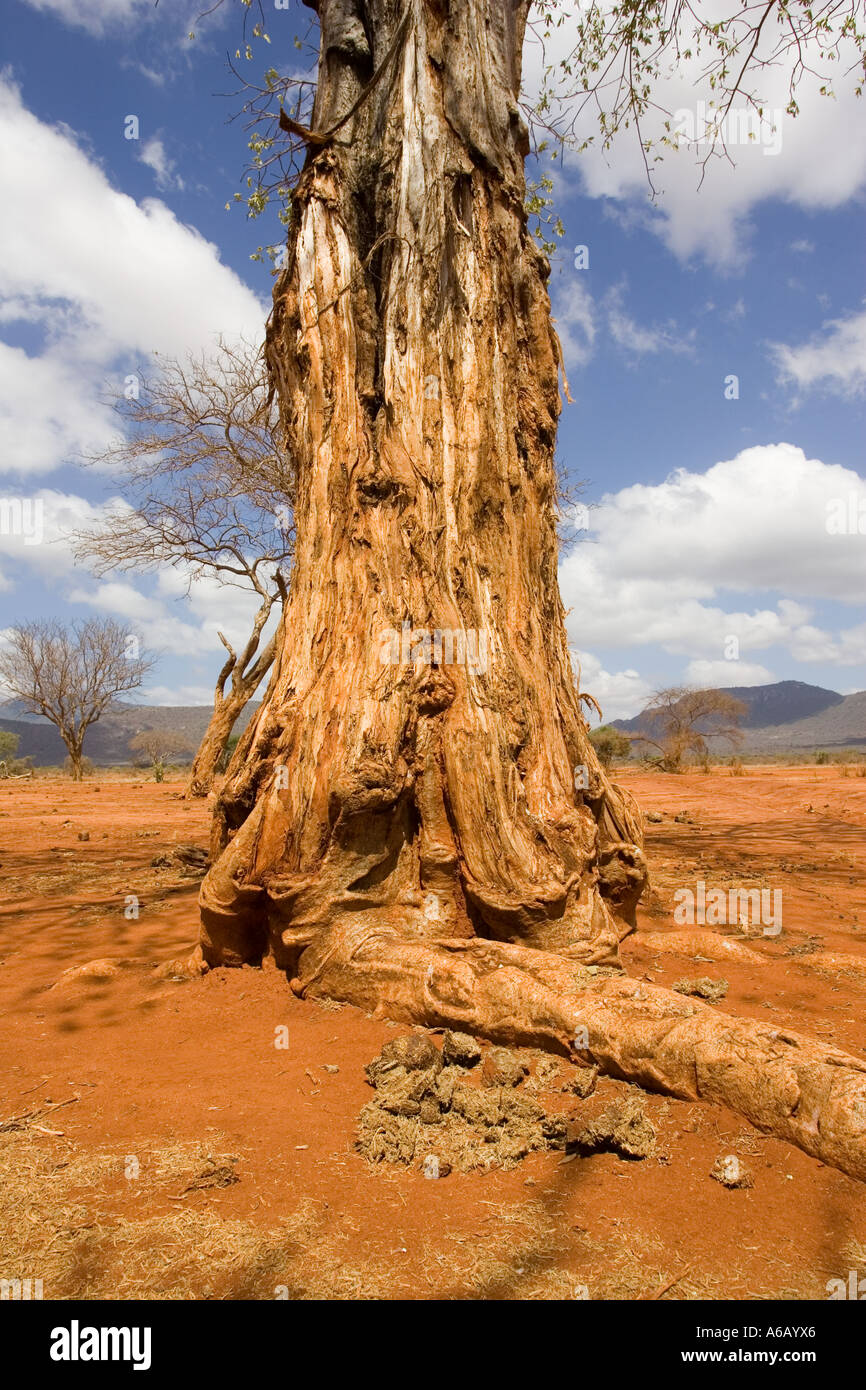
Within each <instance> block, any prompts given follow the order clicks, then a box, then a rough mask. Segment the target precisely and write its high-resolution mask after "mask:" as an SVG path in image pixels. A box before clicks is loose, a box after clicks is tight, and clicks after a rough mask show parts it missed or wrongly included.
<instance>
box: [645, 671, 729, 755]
mask: <svg viewBox="0 0 866 1390" xmlns="http://www.w3.org/2000/svg"><path fill="white" fill-rule="evenodd" d="M748 712H749V710H748V706H747V705H746V704H744V703H743V701H742V700H738V699H736V697H735V696H733V695H729V694H728V693H727V691H725V690H693V689H691V688H690V687H689V686H685V685H675V686H669V687H668V688H666V689H665V690H658V691H656V693H655V695H653V697H652V699H651V700H650V701H649V703H648V704H647V706H646V708H645V710H644V711H643V715H644V716H645V717H646V721H647V728H646V729H639V730H638V731H637V732H636V733H635V734H633V735H632V742H634V743H635V744H637V746H638V748H655V749H656V750H657V752H658V755H659V756H658V757H657V758H654V759H653V761H654V762H655V763H656V764H657V766H658V767H660V768H661V769H662V770H663V771H664V772H679V771H680V769H681V767H682V765H683V761H684V760H685V758H687V757H688V756H689V754H691V755H692V756H694V757H697V758H705V757H706V756H707V755H708V753H709V744H708V741H707V740H708V739H723V740H724V741H725V742H726V743H728V744H730V745H731V747H732V748H736V747H738V746H739V745H740V744H741V743H742V741H743V731H742V729H741V728H740V727H739V720H740V719H742V718H743V717H744V716H745V715H746V714H748Z"/></svg>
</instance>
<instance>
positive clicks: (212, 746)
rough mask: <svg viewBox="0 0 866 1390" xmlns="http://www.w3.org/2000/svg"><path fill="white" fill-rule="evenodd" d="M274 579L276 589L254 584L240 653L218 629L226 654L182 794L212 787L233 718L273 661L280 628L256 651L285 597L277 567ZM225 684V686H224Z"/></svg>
mask: <svg viewBox="0 0 866 1390" xmlns="http://www.w3.org/2000/svg"><path fill="white" fill-rule="evenodd" d="M275 582H276V585H277V592H276V593H273V592H271V591H269V590H268V589H266V588H265V587H264V586H263V585H261V584H257V588H258V592H259V593H260V595H261V598H262V602H261V605H260V607H259V610H258V612H257V613H256V616H255V618H254V620H253V627H252V631H251V633H250V636H249V639H248V640H247V643H246V646H245V647H244V649H243V651H242V652H241V654H240V656H238V654H237V653H236V651H235V650H234V648H233V647H232V645H231V643H230V642H229V640H228V638H227V637H226V636H225V635H224V634H223V633H222V632H219V633H217V636H218V637H219V639H220V641H221V642H222V644H223V646H224V647H225V649H226V651H227V652H228V658H227V659H226V661H225V663H224V665H223V668H222V670H221V671H220V673H219V675H218V676H217V680H216V685H215V686H214V706H213V714H212V715H211V717H210V720H209V721H208V726H207V729H206V730H205V732H204V737H203V738H202V741H201V743H200V744H199V746H198V749H197V751H196V755H195V757H194V759H193V763H192V767H191V769H190V775H189V780H188V782H187V785H186V788H185V790H184V797H185V798H187V799H189V798H194V797H200V796H207V794H208V792H209V791H210V790H211V788H212V787H213V782H214V777H215V776H216V772H217V769H218V768H219V766H220V760H221V758H222V757H223V754H224V752H225V749H226V746H227V744H228V741H229V739H230V737H231V732H232V729H233V728H234V726H235V721H236V720H237V718H238V715H239V714H241V713H242V712H243V710H244V709H245V708H246V706H247V705H248V703H249V701H250V700H251V699H252V697H253V695H254V694H255V693H256V691H257V690H258V688H259V686H260V685H261V683H262V681H263V680H264V678H265V676H266V675H267V673H268V671H269V670H270V668H271V666H272V665H273V660H274V656H275V654H276V650H277V640H278V638H279V636H280V631H281V630H280V628H279V627H278V628H277V629H276V631H275V632H274V633H273V634H272V636H271V638H270V640H269V641H268V642H267V644H266V645H265V646H264V647H263V648H262V650H261V651H259V642H260V641H261V636H262V631H263V630H264V627H265V624H266V623H267V621H268V618H269V617H270V615H271V610H272V609H273V606H274V604H275V603H276V602H277V599H278V598H279V600H280V602H281V603H285V600H286V586H285V582H284V580H283V577H282V575H281V574H280V573H279V571H277V572H276V575H275ZM227 685H228V690H227V689H226V686H227Z"/></svg>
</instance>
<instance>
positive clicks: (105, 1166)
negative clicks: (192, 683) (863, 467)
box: [0, 767, 866, 1299]
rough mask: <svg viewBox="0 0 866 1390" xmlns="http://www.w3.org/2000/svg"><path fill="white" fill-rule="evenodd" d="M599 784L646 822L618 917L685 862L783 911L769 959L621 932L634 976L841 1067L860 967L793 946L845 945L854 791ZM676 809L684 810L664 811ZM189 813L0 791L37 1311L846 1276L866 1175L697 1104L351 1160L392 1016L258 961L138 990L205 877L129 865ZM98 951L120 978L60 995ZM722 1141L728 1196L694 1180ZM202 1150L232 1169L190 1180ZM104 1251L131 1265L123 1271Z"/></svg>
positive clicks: (200, 831) (857, 872)
mask: <svg viewBox="0 0 866 1390" xmlns="http://www.w3.org/2000/svg"><path fill="white" fill-rule="evenodd" d="M622 776H623V780H624V781H625V782H626V783H627V785H628V786H629V787H630V789H631V790H632V791H633V792H634V793H635V795H636V796H637V797H638V800H639V802H640V804H641V806H642V808H643V810H644V811H645V812H646V811H650V810H652V811H658V812H662V813H663V814H664V820H663V822H662V823H660V824H648V825H647V827H646V830H647V853H648V858H649V862H650V868H651V873H652V891H651V892H650V893H649V894H648V895H647V896H646V899H645V905H644V907H643V908H642V910H641V912H640V914H639V927H640V928H641V929H643V930H645V931H646V930H649V931H664V930H668V929H670V928H672V927H673V925H674V924H673V920H672V909H673V893H674V890H675V889H676V888H682V887H693V886H694V884H695V882H696V880H697V879H699V878H703V879H704V880H705V881H706V883H707V884H708V886H720V887H728V886H731V885H734V884H736V885H737V886H742V887H760V886H764V887H771V888H781V889H782V891H783V898H784V928H783V931H782V933H781V935H780V936H778V937H775V938H765V937H763V936H760V935H757V936H755V937H754V938H753V939H751V940H750V942H749V944H750V945H751V946H752V947H753V948H754V949H756V950H758V951H759V952H760V953H762V954H763V955H764V956H765V957H766V959H767V964H766V966H764V967H761V968H756V967H754V966H743V965H741V964H731V963H729V962H724V963H717V962H712V963H706V962H697V963H696V962H695V961H693V960H688V959H681V958H677V957H675V956H672V955H669V954H659V953H656V952H654V951H652V950H650V949H648V947H647V946H646V945H645V944H641V942H640V937H639V936H638V937H633V938H631V939H630V940H629V941H627V942H626V943H625V945H624V948H623V955H624V959H625V962H626V965H627V968H628V970H629V971H630V973H632V974H635V975H645V976H647V977H648V978H651V979H653V980H655V981H657V982H658V983H660V984H663V985H667V986H670V985H672V984H673V983H674V981H677V980H680V979H681V978H683V977H684V976H687V977H695V976H704V975H709V976H711V977H713V978H724V979H726V980H728V981H729V984H730V989H729V993H728V995H727V997H726V999H725V1000H724V1001H723V1003H722V1005H721V1007H722V1008H724V1009H726V1010H728V1011H730V1012H731V1013H733V1014H736V1015H738V1016H742V1017H749V1018H768V1017H769V1018H772V1019H773V1020H774V1021H777V1022H778V1023H779V1025H780V1026H783V1025H784V1026H789V1027H794V1028H796V1029H799V1030H800V1031H801V1032H804V1033H807V1034H811V1035H812V1036H814V1037H816V1038H819V1039H822V1040H824V1041H827V1042H832V1043H834V1044H836V1045H838V1046H840V1047H843V1048H845V1049H846V1050H848V1051H850V1052H852V1053H854V1055H855V1056H860V1055H863V1053H864V1052H866V1028H864V1022H863V1004H864V1000H866V974H863V975H859V976H858V974H857V972H855V971H841V970H838V969H836V970H827V969H825V970H818V969H815V968H814V967H813V968H809V967H808V965H807V964H804V962H808V960H809V954H810V953H812V954H814V952H815V950H827V951H835V952H844V953H845V954H847V955H855V956H858V957H860V958H861V959H863V960H864V961H866V778H863V777H857V776H855V775H853V770H852V775H850V776H847V777H844V776H843V775H842V772H841V769H840V768H838V767H826V768H824V767H821V768H819V767H797V768H772V769H753V768H750V769H748V770H747V772H746V774H745V775H744V776H732V775H731V774H730V772H729V771H728V770H726V769H717V770H714V771H713V772H711V773H710V774H708V775H704V774H689V775H685V776H677V777H671V776H664V775H662V774H655V773H642V772H637V771H635V772H628V773H626V774H623V775H622ZM684 810H685V811H688V812H690V813H691V816H692V818H693V823H677V822H675V821H674V820H673V819H672V817H673V815H674V814H676V813H677V812H680V811H684ZM208 818H209V808H208V805H207V804H206V803H192V804H190V803H185V802H183V801H181V800H180V798H179V787H178V786H177V785H171V784H168V785H155V784H152V783H133V782H131V781H129V782H123V781H118V780H114V779H111V780H110V779H108V778H104V779H103V780H102V781H101V782H100V781H97V780H91V781H89V782H86V783H85V784H83V785H81V786H75V785H73V784H71V783H69V782H66V781H59V780H57V781H54V780H50V781H49V780H36V781H33V782H17V783H0V888H2V895H0V957H2V960H0V1014H2V1017H3V1027H2V1035H0V1138H3V1139H4V1140H5V1142H6V1156H7V1161H8V1162H9V1163H10V1164H11V1165H12V1167H11V1171H12V1172H14V1173H15V1174H17V1175H18V1178H17V1180H20V1190H19V1191H18V1194H17V1196H16V1198H15V1202H14V1203H12V1202H11V1201H10V1202H9V1203H7V1208H6V1213H5V1215H4V1216H2V1218H0V1219H2V1221H3V1222H4V1223H5V1226H6V1227H8V1229H5V1230H4V1229H0V1250H2V1249H3V1248H4V1246H5V1249H6V1252H7V1255H6V1257H5V1259H6V1264H9V1263H10V1261H11V1264H12V1265H14V1267H10V1268H6V1267H4V1256H3V1255H0V1277H4V1278H6V1277H26V1276H32V1277H43V1278H44V1286H45V1287H44V1296H45V1297H46V1298H51V1297H64V1296H91V1297H101V1298H105V1297H108V1298H112V1297H147V1296H150V1297H157V1298H165V1297H193V1298H202V1297H203V1298H234V1297H244V1298H273V1297H275V1296H278V1295H275V1289H276V1288H277V1287H278V1286H280V1285H282V1286H285V1287H286V1288H287V1289H288V1296H289V1297H292V1298H295V1297H332V1298H343V1297H362V1298H363V1297H374V1298H381V1297H390V1298H413V1299H428V1298H458V1299H462V1298H497V1299H498V1298H527V1297H529V1298H544V1297H552V1298H574V1297H575V1296H577V1297H581V1296H586V1295H585V1294H583V1293H582V1288H583V1289H585V1290H586V1291H587V1292H588V1296H589V1297H590V1298H628V1299H634V1298H652V1297H661V1298H668V1299H681V1298H713V1299H716V1298H735V1299H755V1298H758V1299H761V1298H779V1297H782V1298H785V1297H787V1298H796V1297H799V1298H810V1299H822V1298H826V1297H827V1291H826V1285H827V1281H828V1280H830V1279H834V1278H843V1279H847V1277H848V1272H849V1270H851V1269H857V1270H858V1271H859V1273H860V1275H861V1276H862V1275H863V1274H864V1273H866V1203H864V1201H863V1188H862V1186H861V1185H860V1184H858V1183H856V1182H855V1181H853V1180H852V1179H850V1178H847V1177H845V1176H844V1175H842V1174H840V1173H838V1172H836V1171H834V1170H833V1169H830V1168H826V1167H824V1166H822V1165H821V1164H819V1163H817V1162H816V1161H815V1160H813V1159H811V1158H808V1157H807V1156H806V1155H804V1154H801V1153H799V1152H798V1151H797V1150H795V1149H792V1148H790V1147H789V1146H788V1145H786V1144H784V1143H782V1142H781V1141H777V1140H774V1139H768V1138H766V1137H765V1136H763V1135H761V1134H759V1133H758V1132H757V1131H756V1130H754V1129H753V1128H752V1127H751V1126H750V1125H749V1124H748V1123H746V1122H745V1121H743V1120H741V1119H739V1118H738V1117H737V1116H736V1115H733V1114H731V1113H730V1112H727V1111H723V1110H720V1109H715V1108H713V1107H711V1106H707V1105H702V1104H701V1105H691V1104H688V1103H686V1102H682V1101H676V1100H669V1099H665V1098H663V1097H658V1096H651V1097H648V1098H647V1102H646V1109H647V1114H648V1115H649V1116H650V1118H651V1119H652V1121H653V1123H654V1124H655V1125H656V1128H657V1130H658V1137H659V1143H658V1152H657V1154H656V1155H655V1156H654V1157H652V1158H648V1159H645V1160H643V1161H632V1162H629V1161H626V1160H624V1159H622V1158H620V1157H617V1156H616V1155H614V1154H596V1155H593V1156H591V1157H585V1158H581V1157H578V1158H571V1157H570V1156H569V1158H568V1159H567V1160H566V1161H565V1162H563V1155H562V1154H561V1153H555V1152H546V1153H542V1154H534V1155H532V1156H531V1157H529V1158H528V1159H526V1160H525V1161H524V1162H522V1163H521V1164H519V1165H518V1166H517V1167H516V1168H515V1169H513V1170H511V1171H508V1172H503V1171H493V1172H489V1173H469V1174H462V1173H457V1172H454V1173H451V1174H450V1175H449V1176H447V1177H444V1178H440V1179H438V1180H427V1179H425V1178H424V1176H423V1174H422V1173H420V1172H419V1171H417V1170H406V1169H397V1168H393V1167H392V1168H387V1169H386V1168H382V1167H380V1168H373V1167H371V1166H370V1165H369V1164H368V1163H367V1162H366V1161H365V1160H364V1159H363V1158H362V1157H360V1156H359V1155H358V1154H356V1153H355V1152H354V1149H353V1140H354V1130H355V1124H356V1121H357V1116H358V1112H359V1110H360V1108H361V1106H362V1105H363V1104H364V1103H365V1102H366V1101H368V1100H369V1099H370V1098H371V1096H372V1091H371V1089H370V1087H369V1086H368V1085H367V1083H366V1081H365V1077H364V1065H365V1063H367V1062H368V1061H370V1060H371V1058H372V1057H373V1056H375V1055H376V1053H377V1052H378V1051H379V1050H380V1048H381V1046H382V1044H383V1043H384V1042H386V1041H387V1040H388V1039H390V1038H393V1037H394V1036H396V1035H397V1034H398V1032H403V1031H407V1030H405V1029H402V1028H399V1029H398V1028H394V1027H392V1026H389V1025H388V1024H385V1023H381V1022H376V1021H373V1020H371V1019H369V1018H367V1017H365V1016H364V1015H363V1014H362V1013H360V1012H359V1011H357V1010H355V1009H352V1008H349V1007H343V1008H340V1009H330V1008H326V1007H322V1006H321V1005H319V1004H315V1003H311V1002H309V1003H308V1002H303V1001H300V1000H298V999H296V998H294V997H293V995H292V994H291V992H290V990H289V988H288V985H287V982H286V980H285V978H284V977H283V976H281V975H280V974H279V973H278V972H277V971H275V970H273V969H265V970H254V969H244V970H236V971H232V970H215V971H212V972H211V973H210V974H208V975H206V976H205V977H204V978H203V979H201V980H196V981H192V982H188V983H184V984H178V983H171V982H168V981H161V980H159V979H157V978H156V975H155V971H154V967H155V966H157V965H159V964H160V963H161V962H164V961H166V960H169V959H171V958H173V957H177V956H181V955H185V954H187V953H188V952H189V950H190V948H191V946H192V945H193V944H194V942H195V939H196V930H197V911H196V896H197V891H198V882H197V880H196V879H194V878H183V877H182V876H181V873H180V870H179V869H176V868H154V867H151V860H152V859H153V858H154V857H155V856H156V855H159V854H162V853H165V852H167V851H169V850H170V849H171V848H172V847H173V846H176V845H177V844H196V845H200V846H202V847H204V846H206V844H207V838H208ZM82 832H87V833H89V839H88V840H86V841H82V840H79V838H78V836H79V833H82ZM130 895H135V896H136V897H137V898H138V899H139V903H140V909H139V916H138V918H137V919H136V918H134V917H133V918H131V919H127V918H126V917H125V916H124V908H125V906H126V905H127V899H128V898H129V896H130ZM104 958H110V959H112V960H116V961H131V962H132V964H131V965H129V966H126V967H123V968H121V970H120V971H119V973H118V974H116V975H114V976H112V977H110V978H106V979H90V980H87V979H83V980H82V979H78V980H72V981H69V980H66V981H62V982H61V983H60V984H58V981H59V980H60V977H61V975H62V972H63V971H65V970H67V969H68V968H70V967H74V966H77V965H81V964H84V963H86V962H90V961H93V960H95V959H104ZM280 1026H285V1027H286V1028H287V1029H288V1040H289V1045H288V1048H287V1049H280V1048H277V1047H275V1045H274V1040H275V1036H276V1031H275V1030H277V1029H278V1028H279V1027H280ZM325 1066H332V1067H333V1066H336V1067H338V1068H339V1070H338V1071H326V1070H325V1069H324V1068H325ZM599 1092H600V1093H601V1094H602V1095H603V1094H606V1093H608V1092H609V1094H610V1096H612V1097H613V1096H615V1095H618V1094H625V1093H628V1088H625V1087H623V1086H622V1085H621V1083H616V1082H613V1081H609V1080H602V1081H600V1083H599ZM73 1098H77V1099H73ZM63 1101H70V1102H71V1103H69V1104H67V1105H65V1106H62V1107H61V1108H58V1109H56V1110H55V1109H52V1108H51V1107H53V1106H56V1105H58V1103H60V1102H63ZM569 1104H570V1105H572V1106H574V1107H579V1106H580V1104H581V1102H580V1101H578V1100H577V1099H576V1098H569ZM26 1112H29V1117H28V1115H27V1113H26ZM35 1112H39V1113H35ZM22 1115H24V1116H25V1118H24V1119H23V1120H22V1121H21V1122H20V1123H18V1124H17V1125H16V1127H14V1128H12V1129H11V1130H10V1129H9V1126H8V1124H7V1126H6V1130H7V1132H6V1134H5V1135H4V1134H3V1133H2V1131H3V1123H2V1122H3V1121H8V1120H9V1119H10V1118H12V1117H15V1116H22ZM178 1146H180V1147H179V1148H178ZM197 1146H201V1148H200V1149H199V1147H197ZM160 1151H177V1152H178V1153H180V1154H181V1155H182V1156H183V1155H186V1157H185V1158H183V1159H182V1161H181V1163H180V1167H181V1169H184V1163H185V1164H186V1169H185V1170H184V1172H182V1173H181V1176H176V1175H175V1176H173V1177H171V1178H169V1179H168V1180H166V1181H162V1182H161V1181H160V1180H159V1177H158V1165H157V1163H156V1159H155V1157H154V1155H156V1154H158V1152H160ZM197 1153H198V1154H199V1160H198V1161H196V1159H195V1157H194V1155H195V1154H197ZM205 1153H209V1154H210V1155H211V1156H212V1158H213V1161H214V1162H213V1163H209V1162H204V1161H203V1160H201V1157H200V1155H201V1154H205ZM727 1154H735V1155H737V1156H738V1157H739V1158H740V1160H741V1162H742V1163H743V1164H745V1165H746V1167H747V1168H748V1169H749V1170H750V1172H751V1174H752V1176H753V1180H754V1185H753V1186H752V1187H751V1188H748V1189H743V1190H727V1189H725V1188H724V1187H723V1186H722V1185H720V1184H719V1183H718V1182H716V1181H714V1180H712V1179H711V1178H710V1176H709V1174H710V1170H711V1168H712V1167H713V1164H714V1162H715V1160H716V1159H717V1158H718V1157H719V1156H720V1155H727ZM131 1155H132V1156H138V1158H139V1159H140V1173H139V1175H138V1176H137V1177H135V1178H130V1177H128V1176H126V1173H127V1170H128V1157H129V1156H131ZM190 1155H193V1157H190ZM225 1156H229V1157H230V1159H231V1160H233V1161H234V1162H233V1165H230V1166H233V1171H234V1172H235V1173H236V1175H237V1179H238V1181H235V1182H233V1183H232V1184H231V1185H229V1186H224V1187H221V1186H207V1185H205V1186H202V1187H196V1186H195V1185H194V1183H195V1179H196V1177H197V1174H199V1173H200V1172H209V1171H210V1170H211V1169H212V1168H213V1166H214V1164H216V1165H217V1167H219V1165H220V1164H221V1163H222V1161H223V1158H224V1157H225ZM88 1165H90V1166H88ZM165 1171H168V1170H167V1169H166V1170H165ZM184 1174H185V1175H184ZM64 1175H65V1176H64ZM59 1184H60V1185H59ZM186 1188H189V1190H188V1191H187V1190H184V1189H186ZM28 1223H29V1224H28ZM287 1233H288V1234H287ZM221 1235H224V1236H225V1241H224V1242H223V1245H225V1246H226V1248H225V1249H224V1248H223V1245H220V1243H219V1240H218V1239H217V1237H218V1236H221ZM7 1237H8V1243H7ZM205 1237H207V1239H206V1238H205ZM214 1241H216V1242H217V1243H216V1245H215V1244H214ZM280 1241H282V1244H280ZM124 1242H126V1245H124ZM268 1242H270V1245H269V1244H268ZM229 1246H230V1247H231V1248H230V1249H229V1248H228V1247H229ZM121 1247H123V1248H125V1249H127V1251H128V1252H130V1251H132V1252H134V1258H133V1256H132V1254H128V1258H127V1262H126V1265H125V1266H123V1268H122V1269H121V1267H120V1266H119V1265H117V1263H116V1261H117V1258H118V1257H117V1256H116V1251H117V1249H119V1248H121ZM217 1247H219V1248H217ZM10 1250H12V1251H13V1252H15V1253H14V1255H13V1256H10V1255H9V1254H8V1252H9V1251H10ZM263 1251H264V1254H263ZM43 1271H44V1272H43ZM668 1286H669V1287H668Z"/></svg>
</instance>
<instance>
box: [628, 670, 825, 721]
mask: <svg viewBox="0 0 866 1390" xmlns="http://www.w3.org/2000/svg"><path fill="white" fill-rule="evenodd" d="M724 689H725V694H726V695H733V696H734V698H735V699H736V700H742V702H743V704H744V705H746V706H747V707H748V710H749V713H748V714H747V715H746V717H745V719H743V721H742V726H741V727H742V728H744V729H763V728H766V727H767V726H768V725H776V724H789V723H793V721H794V720H797V719H807V718H809V716H810V715H813V714H820V713H821V711H822V710H826V709H830V707H831V706H832V705H838V704H841V702H842V700H843V698H844V697H843V696H842V695H840V694H839V693H838V691H836V690H824V689H823V687H822V686H820V685H807V684H806V683H805V682H804V681H776V682H775V684H774V685H732V686H727V685H726V686H725V688H724ZM652 721H653V715H652V714H651V713H649V712H648V711H647V710H644V711H643V713H642V714H636V715H635V717H634V719H616V720H614V724H613V726H614V728H615V729H622V730H623V732H624V733H627V734H634V733H637V731H638V729H646V730H647V732H649V731H650V730H651V727H652Z"/></svg>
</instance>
